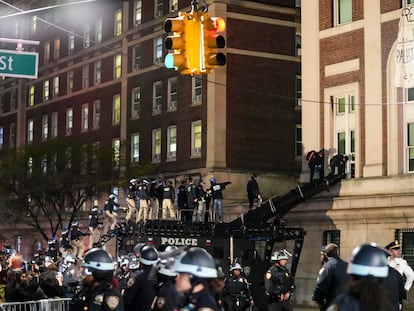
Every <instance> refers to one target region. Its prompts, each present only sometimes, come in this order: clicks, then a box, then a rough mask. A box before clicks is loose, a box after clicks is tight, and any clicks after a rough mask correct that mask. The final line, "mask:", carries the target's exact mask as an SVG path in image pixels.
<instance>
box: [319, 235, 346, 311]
mask: <svg viewBox="0 0 414 311" xmlns="http://www.w3.org/2000/svg"><path fill="white" fill-rule="evenodd" d="M323 250H324V251H323V254H322V255H323V261H324V262H325V263H324V265H323V267H322V268H321V270H320V271H319V275H318V278H317V280H316V286H315V290H314V292H313V297H312V300H314V301H316V302H317V303H318V304H319V307H320V310H321V311H323V310H326V308H327V307H328V306H329V305H330V304H331V303H332V301H333V300H334V299H335V297H336V296H338V295H339V294H341V293H342V291H343V290H344V288H345V286H346V285H347V284H348V282H349V281H350V279H351V278H350V276H349V274H347V273H346V269H347V266H348V263H347V262H346V261H344V260H342V259H341V258H340V257H339V250H338V245H336V244H334V243H329V244H328V245H326V247H324V248H323Z"/></svg>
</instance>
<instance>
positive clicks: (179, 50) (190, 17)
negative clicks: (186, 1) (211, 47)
mask: <svg viewBox="0 0 414 311" xmlns="http://www.w3.org/2000/svg"><path fill="white" fill-rule="evenodd" d="M200 17H201V13H197V12H194V13H182V12H180V13H179V16H178V17H177V18H169V19H167V20H166V21H165V22H164V30H165V31H166V32H167V33H171V34H170V35H169V36H167V38H166V39H165V47H166V49H168V50H169V53H168V54H167V56H166V57H165V60H164V63H165V67H167V68H174V69H175V70H178V71H180V72H181V73H182V74H191V75H192V74H196V75H197V74H200V73H201V71H200V68H201V65H202V63H201V57H200V55H201V37H202V24H201V19H200Z"/></svg>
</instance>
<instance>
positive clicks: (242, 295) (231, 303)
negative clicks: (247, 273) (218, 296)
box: [224, 262, 253, 311]
mask: <svg viewBox="0 0 414 311" xmlns="http://www.w3.org/2000/svg"><path fill="white" fill-rule="evenodd" d="M241 272H242V266H241V265H240V264H239V263H238V262H236V263H234V264H233V265H232V267H231V268H230V273H231V275H230V276H229V277H228V278H227V279H226V281H225V286H224V305H225V310H226V311H241V310H246V309H247V308H248V307H249V306H250V304H251V303H253V299H252V295H251V292H250V288H249V282H248V281H247V279H246V278H245V277H244V276H242V275H241Z"/></svg>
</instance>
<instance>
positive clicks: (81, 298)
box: [70, 282, 124, 311]
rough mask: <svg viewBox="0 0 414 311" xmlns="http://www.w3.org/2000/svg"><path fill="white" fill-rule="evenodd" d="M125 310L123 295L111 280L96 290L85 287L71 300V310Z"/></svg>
mask: <svg viewBox="0 0 414 311" xmlns="http://www.w3.org/2000/svg"><path fill="white" fill-rule="evenodd" d="M85 310H88V311H124V301H123V298H122V295H121V294H120V293H119V291H117V290H116V289H115V288H114V287H113V285H112V284H110V283H109V282H102V283H101V284H99V285H98V287H96V288H95V289H94V290H91V289H90V288H84V289H83V290H81V291H80V292H79V293H78V294H77V295H76V296H75V297H74V298H73V299H72V302H71V307H70V311H85Z"/></svg>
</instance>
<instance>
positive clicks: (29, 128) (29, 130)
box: [27, 119, 34, 143]
mask: <svg viewBox="0 0 414 311" xmlns="http://www.w3.org/2000/svg"><path fill="white" fill-rule="evenodd" d="M33 126H34V124H33V119H29V120H27V142H28V143H32V142H33Z"/></svg>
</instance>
